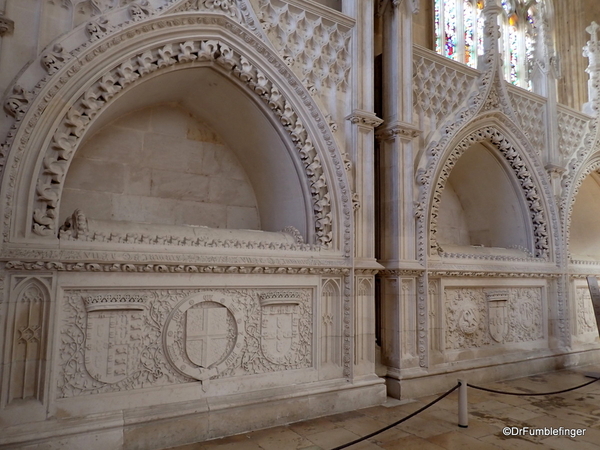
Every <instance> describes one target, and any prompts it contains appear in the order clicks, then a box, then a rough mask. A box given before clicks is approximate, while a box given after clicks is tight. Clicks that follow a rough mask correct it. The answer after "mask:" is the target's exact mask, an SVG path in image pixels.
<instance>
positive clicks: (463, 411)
mask: <svg viewBox="0 0 600 450" xmlns="http://www.w3.org/2000/svg"><path fill="white" fill-rule="evenodd" d="M458 384H460V387H459V388H458V426H459V427H461V428H467V427H468V426H469V410H468V401H467V389H468V386H467V382H466V381H465V380H458Z"/></svg>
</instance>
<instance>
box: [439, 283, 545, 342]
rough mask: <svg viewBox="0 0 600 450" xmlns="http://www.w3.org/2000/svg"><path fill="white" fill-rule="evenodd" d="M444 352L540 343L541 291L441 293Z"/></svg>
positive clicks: (462, 290) (542, 332) (454, 290)
mask: <svg viewBox="0 0 600 450" xmlns="http://www.w3.org/2000/svg"><path fill="white" fill-rule="evenodd" d="M444 302H445V348H446V350H459V349H465V348H474V347H484V346H489V345H498V344H504V343H518V342H531V341H537V340H540V339H543V338H544V336H545V329H544V323H543V317H544V315H543V300H542V288H539V287H523V288H516V287H511V288H502V289H487V288H463V287H456V288H455V287H452V288H450V287H448V288H446V289H445V290H444Z"/></svg>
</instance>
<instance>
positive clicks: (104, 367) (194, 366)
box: [58, 288, 313, 398]
mask: <svg viewBox="0 0 600 450" xmlns="http://www.w3.org/2000/svg"><path fill="white" fill-rule="evenodd" d="M62 308H63V321H62V326H61V330H60V334H61V348H60V355H61V361H60V363H59V365H60V368H59V370H60V376H59V382H58V388H59V390H58V397H59V398H65V397H73V396H77V395H85V394H96V393H105V392H115V391H125V390H131V389H140V388H144V387H150V386H163V385H172V384H178V383H186V382H193V381H198V380H199V381H207V380H209V379H217V378H225V377H235V376H242V375H249V374H260V373H269V372H277V371H282V370H292V369H302V368H308V367H312V365H313V357H312V352H313V337H312V329H313V318H312V314H313V289H311V288H298V289H246V288H239V289H197V290H187V289H180V290H135V291H124V292H123V291H121V292H112V291H102V292H99V291H96V292H91V291H84V290H70V291H66V292H65V295H64V298H63V304H62Z"/></svg>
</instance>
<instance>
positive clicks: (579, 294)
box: [575, 286, 598, 334]
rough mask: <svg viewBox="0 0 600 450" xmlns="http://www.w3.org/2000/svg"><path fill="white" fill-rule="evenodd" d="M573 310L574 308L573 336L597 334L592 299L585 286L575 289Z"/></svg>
mask: <svg viewBox="0 0 600 450" xmlns="http://www.w3.org/2000/svg"><path fill="white" fill-rule="evenodd" d="M575 292H576V294H575V302H576V305H575V308H576V311H577V312H576V317H577V321H576V325H575V327H576V329H575V334H586V333H597V331H598V326H597V325H596V316H595V314H594V306H593V304H592V297H591V296H590V290H589V288H588V287H587V286H577V287H576V288H575Z"/></svg>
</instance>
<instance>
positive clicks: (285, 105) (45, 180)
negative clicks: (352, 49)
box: [2, 13, 352, 257]
mask: <svg viewBox="0 0 600 450" xmlns="http://www.w3.org/2000/svg"><path fill="white" fill-rule="evenodd" d="M195 24H198V25H202V24H206V25H211V26H215V25H219V26H221V27H223V28H225V29H226V30H227V31H229V32H231V33H232V34H234V35H236V36H239V37H241V38H242V39H243V40H244V41H245V42H246V43H247V44H249V45H251V46H252V47H254V49H255V50H256V51H258V53H260V54H261V55H262V56H263V57H264V58H265V59H266V60H268V61H269V62H270V64H272V66H273V69H274V70H275V71H278V72H279V73H280V74H281V75H282V76H283V77H284V78H285V79H286V81H287V84H286V85H289V86H290V87H291V88H292V89H294V90H295V92H296V93H297V94H298V100H299V101H302V102H303V103H304V105H305V106H306V108H307V111H308V113H309V114H310V115H311V116H312V118H313V119H314V122H315V124H316V125H317V126H318V129H319V131H320V132H321V133H322V138H323V140H324V143H325V145H326V147H327V149H328V153H329V155H328V156H329V157H330V158H331V160H332V162H333V166H334V167H332V169H333V170H334V171H335V175H336V176H337V182H338V186H339V189H340V193H341V201H342V205H341V208H340V210H341V211H340V212H341V213H342V217H341V226H342V228H343V229H344V232H343V235H342V236H341V238H342V239H343V251H344V256H346V257H349V256H350V253H351V242H350V241H351V239H350V235H351V233H350V232H349V231H350V227H351V212H352V207H351V194H350V191H349V186H348V185H347V182H346V179H345V173H344V166H343V161H341V158H340V157H339V155H338V153H339V150H338V149H337V148H336V145H335V142H334V139H333V136H332V135H331V132H330V131H329V129H328V126H327V123H326V121H325V120H324V119H323V118H322V115H321V114H320V113H319V110H318V107H317V106H316V104H315V103H314V101H312V99H311V98H310V95H309V94H308V93H307V92H306V90H305V89H304V88H303V87H302V85H301V83H300V82H299V81H298V80H297V78H296V77H295V75H294V74H293V73H292V72H291V70H290V69H289V68H288V67H287V66H286V65H285V63H284V62H283V61H280V60H279V58H278V57H275V56H274V55H273V54H272V51H271V50H270V49H268V48H267V47H266V46H264V44H262V43H261V42H260V41H258V40H257V39H256V36H255V35H253V34H251V33H250V32H248V31H247V30H246V29H244V28H243V27H241V26H239V25H238V24H237V23H234V22H232V21H231V20H230V19H228V18H227V17H223V16H220V17H217V16H214V15H205V14H199V13H197V14H191V15H185V16H184V15H177V16H174V17H161V18H157V19H154V20H148V21H143V22H141V23H134V24H132V25H131V27H130V28H127V29H125V30H122V31H121V32H120V33H118V34H115V35H111V36H109V37H108V38H106V39H104V40H102V41H99V42H97V43H95V44H94V46H93V47H92V48H90V49H89V50H88V51H86V52H83V51H82V50H81V49H80V50H78V51H73V52H71V55H74V54H77V55H78V57H77V58H72V57H69V58H67V60H66V62H65V64H64V66H63V67H61V68H60V70H59V71H58V72H57V74H55V75H54V76H52V77H50V78H48V77H47V78H45V79H44V80H42V82H40V84H39V85H38V86H39V88H38V89H36V93H35V94H36V96H37V97H38V98H37V99H36V101H35V103H36V106H37V108H35V110H34V111H29V109H30V108H29V106H32V104H33V103H34V102H33V101H32V102H31V103H30V104H29V105H27V106H28V108H27V109H28V110H27V111H24V112H23V116H22V118H21V120H17V124H15V126H14V127H13V129H12V130H11V131H10V132H9V135H8V139H7V141H6V143H5V144H3V149H2V150H3V154H6V152H7V151H8V149H9V148H10V147H16V148H12V149H11V156H12V157H13V158H14V159H13V164H11V166H10V167H9V168H8V170H7V174H6V175H8V177H9V188H8V189H7V192H6V194H5V198H6V208H5V214H4V216H5V217H4V219H5V220H4V225H5V228H4V231H3V235H4V240H5V241H8V240H9V229H10V221H11V216H12V212H13V198H14V187H15V185H16V184H17V182H16V179H17V172H18V168H19V164H18V163H19V161H20V160H21V159H23V156H24V152H25V149H26V147H27V144H28V141H29V139H30V138H31V137H32V135H33V134H34V130H35V128H36V124H37V123H38V121H39V119H40V117H41V115H42V113H43V112H44V110H45V109H46V107H47V106H48V104H49V103H50V102H51V101H52V99H53V98H54V97H55V96H56V95H57V94H58V92H59V91H60V89H61V87H62V86H64V85H65V84H66V83H67V81H68V80H69V78H71V77H73V76H74V75H75V74H76V73H77V72H79V71H80V70H81V68H82V67H83V66H84V65H87V64H89V63H90V62H91V61H93V60H94V59H95V58H96V57H98V56H99V55H100V54H102V53H104V52H106V51H107V50H109V49H110V48H111V47H114V46H117V45H119V44H120V43H121V42H124V41H127V40H129V39H132V38H135V37H138V36H140V35H143V34H146V33H152V32H153V30H160V29H165V28H167V29H168V28H171V27H178V26H184V25H195ZM208 41H209V40H194V41H192V45H194V44H197V45H200V43H202V42H204V43H206V42H208ZM188 43H189V41H183V42H175V43H174V44H178V45H180V48H179V49H175V50H173V47H171V49H169V48H166V49H165V46H164V45H163V46H161V47H160V48H155V49H154V50H153V51H154V52H156V54H154V53H152V52H151V53H152V54H151V59H150V61H147V60H146V61H144V59H143V57H144V56H145V53H146V52H144V53H143V54H141V55H136V56H137V57H142V63H141V65H140V64H139V63H138V61H132V59H131V58H130V59H127V60H125V61H121V62H120V63H121V64H120V65H118V66H117V65H116V64H115V65H113V69H112V71H111V72H108V73H105V74H103V75H102V76H101V77H100V78H99V79H98V81H97V84H96V86H94V88H93V89H92V90H90V91H88V92H86V93H85V94H84V96H82V97H81V98H80V99H79V102H80V103H79V104H78V106H82V105H83V106H84V109H83V113H82V114H78V111H77V110H76V109H74V108H73V109H71V110H70V111H69V113H68V114H67V115H65V117H64V118H63V122H62V126H61V128H59V129H58V130H57V134H56V135H55V136H54V137H53V143H52V144H51V148H49V149H47V150H48V153H47V154H46V158H45V160H44V167H43V168H42V169H41V172H42V173H41V176H42V179H41V181H40V182H39V184H38V186H37V188H38V189H37V191H38V192H37V193H38V199H39V200H40V201H39V202H38V205H37V206H38V207H37V208H36V211H35V213H34V214H35V220H34V226H35V228H36V232H37V233H42V234H47V235H51V234H53V233H54V230H55V229H56V225H57V224H56V213H55V211H54V209H55V208H56V205H57V204H58V197H56V198H55V197H54V196H55V195H57V194H58V191H57V190H56V189H54V188H53V187H52V186H51V184H59V185H60V184H61V182H62V178H64V173H65V172H64V170H65V169H66V167H65V163H64V162H60V161H62V160H63V158H62V156H67V159H66V160H65V161H68V159H69V158H70V157H71V156H72V153H71V154H69V151H70V150H72V149H73V148H74V144H76V143H77V142H78V141H79V140H80V137H81V136H78V133H82V132H83V131H84V129H85V127H86V124H87V123H86V119H87V121H89V120H90V117H89V116H87V112H88V111H89V112H90V113H91V114H95V113H97V112H98V109H99V108H101V107H102V106H103V104H104V103H106V101H107V100H109V99H111V98H112V97H114V96H115V95H117V93H118V92H119V91H121V90H122V88H123V87H124V86H123V85H121V84H120V83H121V81H122V82H123V83H125V84H126V85H127V84H130V83H133V82H135V80H137V79H138V78H140V77H141V76H143V74H141V73H140V72H139V70H140V69H141V70H142V71H144V70H145V69H148V67H145V66H144V63H146V62H147V63H149V64H150V67H152V64H156V65H157V68H156V69H155V70H159V68H158V64H160V63H161V62H162V64H167V65H172V64H177V63H180V62H181V63H190V60H189V59H187V58H192V59H194V56H196V58H195V60H198V58H199V53H194V51H195V50H196V49H195V48H193V47H192V49H190V48H189V47H188V46H186V44H188ZM216 44H217V48H216V50H214V51H213V52H212V56H211V58H210V62H211V63H214V65H215V66H219V67H220V68H221V70H229V71H230V72H231V73H232V74H233V75H234V76H236V77H239V78H240V80H241V81H242V82H243V83H245V84H246V85H247V86H248V87H249V88H250V90H251V91H252V92H253V93H255V95H258V96H259V97H260V98H261V99H263V100H264V101H265V102H266V103H267V104H268V106H269V108H270V109H271V110H272V111H273V113H274V114H275V115H276V117H277V118H278V119H279V120H280V121H281V122H282V124H283V126H284V128H285V129H286V131H287V132H288V133H289V135H290V138H291V139H292V142H293V143H294V145H295V146H296V148H297V149H298V151H299V153H300V155H301V158H303V162H304V167H305V170H306V173H307V176H308V179H309V181H310V190H311V195H312V197H313V210H315V229H317V240H318V242H319V243H320V244H321V245H326V246H329V245H331V243H332V234H333V233H332V228H331V227H332V211H331V203H330V201H331V197H330V195H328V191H327V185H326V180H325V176H324V171H323V168H322V167H321V166H320V163H321V161H320V159H319V156H318V155H317V154H316V150H315V149H314V146H313V145H312V142H311V141H310V139H309V138H308V136H307V131H306V129H305V127H304V124H302V122H301V121H300V119H299V117H298V115H297V114H296V112H295V111H294V110H293V109H292V105H291V104H290V103H289V102H288V101H287V100H286V99H285V98H283V95H282V94H281V90H279V89H278V88H277V86H276V85H274V84H273V82H272V81H271V80H269V79H267V77H266V75H265V74H264V73H261V77H259V76H258V69H256V68H255V67H254V66H253V65H252V64H251V63H250V62H249V61H248V60H245V61H242V58H243V57H242V56H241V55H240V54H238V53H237V52H235V51H234V50H233V49H231V48H230V47H229V46H227V45H226V44H223V43H222V42H217V43H216ZM221 45H223V47H221ZM86 50H87V49H86ZM159 50H160V51H161V53H160V54H159ZM209 54H211V53H210V52H209ZM180 58H181V60H180ZM67 66H68V67H67ZM148 70H150V69H148ZM113 72H114V73H113ZM115 76H117V78H116V79H115ZM244 77H245V78H244ZM259 78H260V79H259ZM50 81H52V82H54V84H53V85H51V86H46V85H47V84H48V82H50ZM257 89H258V90H257ZM273 89H275V92H273ZM42 95H43V96H42ZM85 95H87V97H86V96H85ZM83 102H87V104H88V106H87V107H86V106H85V105H84V104H83ZM21 127H22V128H23V129H22V130H21V129H20V128H21ZM13 142H14V143H15V145H14V146H13V145H12V144H13ZM59 155H60V156H59ZM67 164H68V163H67Z"/></svg>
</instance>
